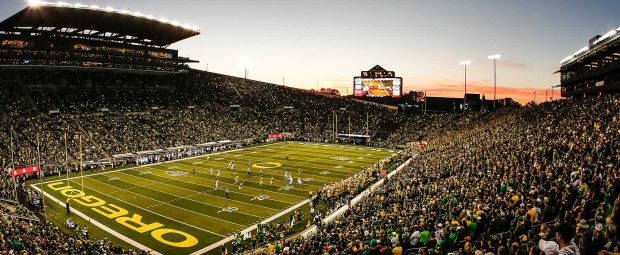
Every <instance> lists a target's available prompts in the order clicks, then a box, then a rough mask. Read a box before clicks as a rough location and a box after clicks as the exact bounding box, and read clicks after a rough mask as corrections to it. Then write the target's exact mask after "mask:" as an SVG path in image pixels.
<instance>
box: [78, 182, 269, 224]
mask: <svg viewBox="0 0 620 255" xmlns="http://www.w3.org/2000/svg"><path fill="white" fill-rule="evenodd" d="M88 179H91V180H93V181H96V182H98V183H101V184H103V185H107V186H110V187H112V188H114V189H118V190H120V191H121V192H123V191H124V192H128V193H130V194H134V195H136V196H140V197H143V198H146V199H148V200H152V201H155V202H156V203H159V204H165V205H168V206H171V207H176V208H179V209H181V210H183V211H188V212H190V213H193V214H200V215H202V216H204V217H207V218H211V219H214V220H218V221H222V222H226V223H230V224H232V225H237V226H240V227H243V226H244V225H241V224H239V223H235V222H231V221H227V220H224V219H220V218H217V217H213V216H211V215H206V214H203V213H199V212H195V211H192V210H189V209H187V208H184V207H180V206H176V205H173V204H169V203H168V202H165V201H160V200H157V199H154V198H151V197H148V196H145V195H142V194H139V193H136V192H133V191H129V190H126V189H122V188H119V187H116V186H114V185H111V184H108V183H105V182H102V181H99V180H95V179H93V178H91V177H88ZM136 186H137V185H136ZM138 187H139V186H138ZM152 190H154V189H152ZM159 192H162V191H159ZM162 193H165V192H162ZM169 195H171V196H175V195H172V194H169ZM175 197H177V198H184V197H180V196H175ZM117 199H118V198H117ZM187 199H188V200H191V199H189V198H187ZM118 200H120V199H118ZM121 201H122V200H121ZM191 201H194V200H191ZM202 204H205V203H202ZM205 205H210V204H205ZM210 206H213V207H217V208H220V209H222V207H218V206H214V205H210ZM253 216H254V217H257V218H260V217H259V216H255V215H253Z"/></svg>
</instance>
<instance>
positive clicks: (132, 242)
mask: <svg viewBox="0 0 620 255" xmlns="http://www.w3.org/2000/svg"><path fill="white" fill-rule="evenodd" d="M30 187H32V188H33V189H35V190H37V191H39V192H43V194H44V195H45V196H46V197H48V198H49V199H51V200H52V201H54V202H56V203H58V204H59V205H61V206H65V204H64V203H63V202H62V201H60V200H58V199H57V198H55V197H53V196H52V195H50V194H48V193H47V192H45V191H43V190H42V189H39V188H38V187H37V186H35V185H34V184H31V185H30ZM71 211H72V212H73V213H75V214H76V215H78V216H80V217H82V218H83V219H85V220H87V221H88V222H89V223H92V224H93V225H95V226H97V227H99V228H100V229H103V230H104V231H106V232H108V233H110V234H112V235H113V236H115V237H116V238H118V239H121V240H123V241H125V242H126V243H128V244H131V245H133V246H134V247H136V248H138V249H140V250H143V251H149V252H150V254H153V255H162V254H161V253H159V252H157V251H155V250H153V249H151V248H149V247H147V246H146V245H143V244H141V243H138V242H136V241H134V240H133V239H131V238H129V237H126V236H125V235H123V234H121V233H119V232H116V231H114V230H113V229H111V228H109V227H107V226H106V225H103V224H101V223H100V222H98V221H96V220H95V219H92V218H90V217H88V216H86V215H85V214H84V213H82V212H80V211H78V210H76V209H75V208H72V209H71Z"/></svg>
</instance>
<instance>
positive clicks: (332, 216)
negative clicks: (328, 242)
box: [301, 155, 417, 238]
mask: <svg viewBox="0 0 620 255" xmlns="http://www.w3.org/2000/svg"><path fill="white" fill-rule="evenodd" d="M416 156H417V155H416ZM411 161H413V158H410V159H408V160H407V161H405V162H404V163H402V164H401V165H400V166H398V167H397V168H396V169H395V170H394V171H392V172H390V173H389V174H388V178H390V177H392V176H394V175H395V174H397V173H399V172H400V171H401V170H403V169H404V168H405V167H406V166H407V165H409V164H410V163H411ZM384 182H385V178H382V179H381V180H379V181H377V182H376V183H374V184H373V185H371V186H370V187H369V188H367V189H366V190H364V191H362V192H361V193H360V194H359V195H357V196H355V198H353V199H351V206H354V205H355V204H357V203H358V202H359V201H360V200H362V199H363V198H364V197H367V196H369V195H370V194H372V192H373V191H375V190H376V189H377V188H378V187H380V186H381V185H383V183H384ZM348 209H349V205H343V206H341V207H340V208H338V209H337V210H335V211H334V212H333V213H332V214H330V215H328V216H326V217H325V218H324V219H323V222H324V223H329V222H331V221H333V220H334V219H337V218H338V217H340V216H341V215H342V214H343V213H344V212H345V211H346V210H348ZM315 232H316V226H314V225H313V226H312V227H310V228H309V229H307V230H306V231H304V232H303V234H302V235H301V236H302V237H304V238H307V237H308V236H309V235H311V234H314V233H315Z"/></svg>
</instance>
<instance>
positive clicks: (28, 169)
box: [11, 166, 39, 177]
mask: <svg viewBox="0 0 620 255" xmlns="http://www.w3.org/2000/svg"><path fill="white" fill-rule="evenodd" d="M37 172H39V166H28V167H24V168H19V169H15V170H13V171H11V177H14V176H18V175H22V174H29V173H37Z"/></svg>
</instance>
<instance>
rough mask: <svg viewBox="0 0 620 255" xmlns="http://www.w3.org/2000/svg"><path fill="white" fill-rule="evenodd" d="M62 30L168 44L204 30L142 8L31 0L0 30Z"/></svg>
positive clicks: (134, 41)
mask: <svg viewBox="0 0 620 255" xmlns="http://www.w3.org/2000/svg"><path fill="white" fill-rule="evenodd" d="M33 30H36V31H41V33H44V32H50V33H61V34H62V35H66V36H88V37H99V38H114V39H117V40H122V41H126V42H129V43H134V44H148V45H155V46H167V45H170V44H172V43H175V42H178V41H180V40H183V39H186V38H189V37H192V36H195V35H198V34H200V31H199V29H198V28H197V27H195V26H191V25H186V24H181V23H179V22H178V21H169V20H168V19H166V18H156V17H153V16H152V15H144V14H142V13H139V12H131V11H127V10H117V9H114V8H111V7H105V8H103V7H99V6H95V5H82V4H68V3H63V2H57V3H49V2H38V1H35V2H31V4H30V5H29V6H28V7H26V8H24V9H23V10H21V11H19V12H18V13H16V14H15V15H13V16H11V17H9V18H7V19H6V20H4V21H2V22H0V31H5V32H20V31H21V32H32V31H33Z"/></svg>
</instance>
